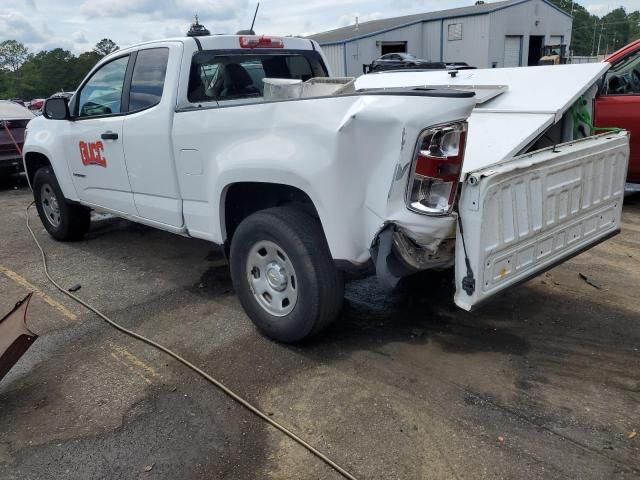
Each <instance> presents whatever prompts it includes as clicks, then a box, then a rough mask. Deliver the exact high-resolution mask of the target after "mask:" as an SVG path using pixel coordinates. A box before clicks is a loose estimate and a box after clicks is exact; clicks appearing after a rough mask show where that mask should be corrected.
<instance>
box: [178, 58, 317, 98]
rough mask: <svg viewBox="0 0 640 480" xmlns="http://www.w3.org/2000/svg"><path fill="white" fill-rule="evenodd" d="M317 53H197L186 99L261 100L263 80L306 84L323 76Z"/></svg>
mask: <svg viewBox="0 0 640 480" xmlns="http://www.w3.org/2000/svg"><path fill="white" fill-rule="evenodd" d="M326 76H327V71H326V69H325V67H324V64H323V63H322V59H321V58H320V55H318V53H317V52H300V53H298V52H283V53H259V54H254V53H250V54H240V55H238V54H233V53H231V54H224V53H222V52H212V51H204V52H198V53H197V54H196V55H194V57H193V61H192V64H191V72H190V75H189V91H188V95H187V97H188V99H189V101H190V102H192V103H199V102H208V101H218V102H220V101H225V100H238V99H252V98H254V99H255V100H256V101H261V100H262V98H263V95H264V82H263V81H262V79H263V78H287V79H295V80H302V81H303V82H304V81H307V80H309V79H310V78H314V77H326Z"/></svg>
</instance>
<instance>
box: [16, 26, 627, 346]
mask: <svg viewBox="0 0 640 480" xmlns="http://www.w3.org/2000/svg"><path fill="white" fill-rule="evenodd" d="M538 68H541V69H544V68H546V67H538ZM556 68H562V67H556ZM600 68H601V69H603V67H600ZM249 71H251V72H252V73H249ZM494 71H495V70H494ZM469 72H473V71H472V70H469ZM330 73H331V72H330V70H329V69H328V68H327V65H326V61H325V58H324V55H323V53H322V51H321V50H320V48H319V46H318V44H317V43H315V42H314V41H311V40H307V39H300V38H289V37H287V38H278V37H266V36H255V35H239V36H233V35H229V36H225V35H217V36H201V37H196V38H179V39H172V40H164V41H158V42H150V43H144V44H140V45H137V46H133V47H130V48H126V49H122V50H118V51H117V52H114V53H112V54H110V55H109V56H107V57H105V58H104V59H102V60H101V61H100V62H99V63H98V64H97V66H96V67H94V69H93V70H92V71H91V72H90V73H89V75H88V76H87V78H86V79H85V80H84V81H83V82H82V84H81V85H80V87H79V88H78V89H77V90H76V93H75V95H74V96H73V97H72V99H71V100H70V101H69V102H68V101H67V100H66V99H61V98H55V99H49V100H48V101H47V103H46V105H45V108H44V115H43V116H42V117H41V118H37V119H35V120H33V121H32V123H31V124H30V125H29V129H28V135H27V140H26V143H25V156H24V161H25V167H26V169H27V174H28V178H29V182H30V185H31V187H32V189H33V193H34V198H35V203H36V207H37V209H38V213H39V216H40V218H41V221H42V223H43V225H44V226H45V228H46V230H47V231H48V232H49V233H50V234H51V236H53V237H54V238H56V239H58V240H75V239H79V238H81V237H82V236H83V235H84V233H85V232H86V231H87V230H88V228H89V222H90V209H96V210H100V211H107V212H110V213H112V214H115V215H118V216H120V217H123V218H127V219H130V220H133V221H136V222H140V223H143V224H146V225H150V226H153V227H156V228H160V229H163V230H166V231H169V232H173V233H177V234H180V235H185V236H190V237H195V238H201V239H206V240H209V241H211V242H215V243H217V244H221V245H224V249H225V252H226V253H227V255H228V259H229V263H230V269H231V276H232V281H233V285H234V289H235V291H236V293H237V295H238V297H239V300H240V302H241V304H242V306H243V308H244V309H245V311H246V312H247V314H248V316H249V317H250V318H251V320H252V321H253V322H254V323H255V324H256V326H257V327H258V328H259V330H260V331H262V332H263V333H264V334H266V335H268V336H269V337H271V338H273V339H276V340H278V341H283V342H295V341H300V340H302V339H305V338H307V337H309V336H311V335H313V334H315V333H318V332H319V331H321V330H322V329H323V328H324V327H326V326H327V325H328V324H329V323H330V322H331V321H332V320H334V319H335V318H336V317H337V316H338V313H339V311H340V308H341V304H342V299H343V290H344V278H345V276H347V275H345V274H348V276H349V277H350V276H352V275H357V274H367V273H369V272H371V273H373V272H375V273H376V274H377V276H378V278H379V280H380V282H381V284H382V285H384V286H386V287H393V286H394V285H395V284H396V283H397V281H398V280H399V279H400V278H402V277H405V276H408V275H411V274H413V273H416V272H419V271H423V270H430V269H431V270H438V269H447V268H451V267H453V266H454V265H455V267H456V290H457V291H456V294H455V302H456V303H457V304H458V305H459V306H461V307H462V308H464V309H467V310H469V309H471V308H473V307H475V306H476V305H478V304H480V303H481V302H483V301H485V300H486V299H488V298H490V297H492V296H494V295H495V294H497V293H498V292H500V291H502V290H504V289H505V288H507V287H509V286H512V285H515V284H516V283H519V282H521V281H523V280H524V279H526V278H529V277H531V276H533V275H536V274H538V273H540V272H541V271H543V270H545V269H547V268H549V267H551V266H553V265H555V264H557V263H559V262H562V261H564V260H566V259H567V258H569V257H570V256H572V255H575V254H576V253H578V252H579V251H581V250H584V249H586V248H589V247H591V246H593V245H595V244H597V243H599V242H600V241H602V240H604V239H605V238H608V237H609V236H611V235H614V234H615V233H616V232H617V231H618V230H619V228H620V215H621V208H622V193H621V190H622V185H623V184H624V174H625V171H626V164H627V155H628V138H627V135H626V133H625V132H619V133H610V134H608V135H606V136H599V137H598V136H595V137H589V138H588V139H583V140H580V141H574V140H573V139H572V138H570V135H568V133H567V131H566V129H564V128H561V127H558V128H552V129H551V130H552V131H549V132H548V136H549V137H550V139H551V140H555V138H556V137H557V139H558V142H557V144H556V143H554V142H552V143H553V145H552V144H551V143H549V142H547V143H544V142H545V140H543V139H540V138H536V137H537V136H538V135H539V134H541V133H542V132H543V131H544V130H545V128H544V125H546V123H547V121H548V123H549V126H551V125H552V124H553V123H555V122H559V123H561V124H562V123H563V122H564V115H563V114H562V113H559V114H557V115H556V116H557V118H555V117H554V115H555V111H554V115H552V116H551V118H547V116H544V115H543V114H541V115H540V116H538V115H535V114H528V113H521V112H520V111H517V112H516V111H514V112H513V113H512V114H511V118H512V119H513V125H516V127H515V130H514V129H511V128H510V127H509V126H508V125H503V124H502V123H501V122H503V121H504V118H502V117H501V118H500V121H495V122H493V123H492V120H493V117H491V116H489V117H487V118H488V119H489V123H488V124H486V125H484V127H483V125H482V124H481V123H480V122H478V121H474V122H475V124H470V125H469V127H470V128H469V131H468V133H469V137H467V118H469V115H470V114H471V112H472V110H474V107H476V103H477V102H478V101H486V98H487V91H490V92H493V91H494V90H498V91H501V92H503V90H504V89H502V90H501V87H499V88H493V89H488V90H487V91H483V90H482V89H476V90H475V91H474V90H473V89H469V88H461V89H456V88H448V86H446V82H445V84H444V85H445V87H446V88H431V87H429V88H425V87H424V86H418V87H413V86H411V87H409V88H407V87H404V86H403V87H402V88H390V87H389V86H381V87H380V88H373V87H363V88H362V89H361V90H360V91H355V90H354V89H353V88H352V87H353V81H352V80H350V79H339V78H327V77H330ZM439 73H440V74H442V75H444V76H446V77H447V78H449V76H448V75H447V72H439ZM573 73H575V74H578V75H579V77H578V78H579V80H575V79H574V81H573V82H572V83H571V85H570V86H565V87H563V88H560V89H558V88H557V87H555V86H554V87H553V88H554V89H556V90H561V91H562V92H564V96H563V97H562V98H561V99H557V98H556V99H555V100H556V102H555V104H554V105H555V106H554V105H549V104H547V105H546V106H543V107H542V108H543V110H544V111H548V110H549V109H555V110H557V109H560V108H562V109H565V107H566V105H565V104H566V103H567V98H568V97H573V101H576V100H577V99H578V97H580V96H581V95H586V94H588V93H587V92H588V91H589V92H590V88H591V86H592V84H593V83H594V82H595V81H596V78H595V76H596V75H595V74H596V73H603V72H600V71H599V72H595V71H591V70H588V69H587V70H576V71H574V72H573ZM390 75H397V74H390ZM416 75H421V74H418V73H416ZM461 75H462V72H461ZM461 75H459V76H461ZM580 75H581V76H580ZM585 75H586V77H588V78H582V77H585ZM261 77H262V79H263V82H259V81H258V80H259V79H260V78H261ZM366 77H380V78H383V77H384V75H383V74H380V75H368V76H365V77H361V78H366ZM277 79H283V80H280V81H277ZM284 80H287V81H284ZM300 82H302V83H303V84H304V85H303V88H298V87H299V86H300V85H298V84H299V83H300ZM264 83H268V84H269V85H270V88H269V89H265V87H264ZM332 83H335V87H336V88H335V90H334V91H333V93H332V92H330V91H328V90H327V86H328V85H331V84H332ZM576 83H579V85H578V86H576ZM288 85H291V87H292V89H293V88H295V89H296V91H298V92H302V93H298V95H300V96H298V97H296V98H282V97H278V99H274V98H273V97H269V95H268V92H270V91H271V90H272V89H274V90H277V91H280V90H281V89H283V88H285V89H286V88H288ZM316 86H320V87H322V88H321V89H317V90H314V88H315V87H316ZM350 86H351V89H350ZM463 87H464V85H463ZM530 87H533V90H535V84H531V85H530ZM545 88H549V85H548V84H546V87H545ZM304 92H307V96H305V93H304ZM314 92H316V93H314ZM318 92H321V93H318ZM533 93H535V94H536V96H537V95H540V94H542V93H548V92H546V90H545V91H544V92H543V91H534V92H533ZM491 94H492V95H493V93H491ZM309 95H310V96H309ZM505 98H506V97H505ZM498 99H499V96H498V97H496V99H494V100H493V101H495V100H498ZM512 100H513V99H512ZM515 100H517V99H515ZM541 103H544V102H541ZM559 103H560V104H562V106H561V107H558V104H559ZM496 108H498V110H500V109H508V105H507V106H505V105H502V106H499V107H496ZM566 109H568V107H567V108H566ZM475 110H477V107H476V108H475ZM475 110H474V111H475ZM490 110H493V109H490ZM561 120H562V121H561ZM492 129H493V130H494V131H493V132H492V134H491V135H489V136H488V137H487V138H488V140H487V142H486V144H485V146H484V148H477V147H474V148H473V149H472V152H471V153H472V158H470V159H469V158H468V155H469V153H470V152H468V151H467V152H466V153H465V144H470V143H469V142H471V143H473V144H475V145H477V138H474V137H473V135H483V134H488V133H489V132H491V131H492ZM474 131H475V132H477V133H474ZM569 131H571V129H569ZM516 134H517V135H516ZM512 135H515V136H518V138H520V140H523V137H527V138H531V140H530V141H529V142H525V143H528V144H529V145H528V147H527V145H524V146H518V145H516V144H514V143H513V142H511V140H509V141H503V140H501V137H506V138H508V137H510V136H512ZM547 145H549V146H548V148H547ZM467 150H468V149H467ZM518 153H522V154H523V155H522V156H517V154H518ZM468 160H470V161H468ZM506 160H508V161H506ZM460 194H461V195H460ZM459 198H460V200H458V199H459Z"/></svg>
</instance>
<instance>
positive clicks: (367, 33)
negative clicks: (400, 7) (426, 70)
mask: <svg viewBox="0 0 640 480" xmlns="http://www.w3.org/2000/svg"><path fill="white" fill-rule="evenodd" d="M572 23H573V19H572V17H571V15H569V14H568V13H567V12H565V11H564V10H561V9H560V8H558V7H556V6H555V5H554V4H553V3H551V2H550V1H548V0H507V1H502V2H494V3H484V4H479V5H473V6H470V7H462V8H453V9H450V10H442V11H439V12H431V13H423V14H417V15H408V16H404V17H395V18H387V19H382V20H373V21H370V22H363V23H356V24H354V25H350V26H348V27H343V28H338V29H336V30H330V31H327V32H322V33H317V34H315V35H311V36H310V38H313V39H314V40H317V41H318V43H319V44H320V45H321V46H322V49H323V51H324V52H325V55H326V56H327V60H328V61H329V64H330V65H331V67H332V70H333V74H334V75H338V76H343V75H348V76H357V75H360V74H362V68H363V64H369V63H371V62H372V61H373V60H375V59H376V58H378V57H380V56H381V55H384V54H386V53H392V52H408V53H412V54H413V55H415V56H417V57H419V58H423V59H425V60H430V61H434V62H438V61H442V62H467V63H468V64H469V65H472V66H474V67H478V68H489V67H517V66H525V65H536V64H537V62H538V60H539V58H540V56H541V52H542V49H543V46H544V45H561V44H562V45H566V51H567V52H568V51H569V41H570V39H571V26H572Z"/></svg>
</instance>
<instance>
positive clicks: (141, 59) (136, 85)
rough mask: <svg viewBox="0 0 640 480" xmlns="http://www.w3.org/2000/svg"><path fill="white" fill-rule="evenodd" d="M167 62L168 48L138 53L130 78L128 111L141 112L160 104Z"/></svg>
mask: <svg viewBox="0 0 640 480" xmlns="http://www.w3.org/2000/svg"><path fill="white" fill-rule="evenodd" d="M168 61H169V49H168V48H152V49H149V50H140V51H139V52H138V56H137V57H136V64H135V66H134V67H133V76H132V77H131V90H130V93H129V111H136V110H141V109H143V108H148V107H152V106H153V105H157V104H158V103H160V99H161V98H162V89H163V87H164V77H165V75H166V74H167V62H168Z"/></svg>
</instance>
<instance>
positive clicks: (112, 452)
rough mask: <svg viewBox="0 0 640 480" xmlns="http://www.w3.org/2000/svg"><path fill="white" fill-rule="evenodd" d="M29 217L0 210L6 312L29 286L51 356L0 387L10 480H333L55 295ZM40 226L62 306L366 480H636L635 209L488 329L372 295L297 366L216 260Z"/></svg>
mask: <svg viewBox="0 0 640 480" xmlns="http://www.w3.org/2000/svg"><path fill="white" fill-rule="evenodd" d="M30 201H31V193H30V191H29V190H28V188H26V186H25V185H24V184H22V185H20V186H19V188H18V189H15V190H14V189H13V188H12V187H11V186H7V185H5V186H3V187H1V188H0V226H1V227H2V229H1V233H0V244H1V245H2V248H1V249H0V306H1V311H2V312H6V311H8V310H10V308H11V306H12V305H13V304H14V303H15V302H16V301H17V300H18V299H20V298H21V297H22V296H24V295H25V294H26V292H27V288H26V287H25V285H28V284H31V285H33V287H35V288H37V289H38V291H39V292H40V293H39V295H38V296H35V297H34V300H33V301H32V305H31V307H30V312H29V319H30V320H29V324H30V326H31V327H32V329H33V330H35V331H36V332H38V333H39V334H40V338H39V339H38V340H37V341H36V343H35V344H34V346H33V347H32V348H31V350H29V352H28V353H27V354H26V356H25V357H23V359H22V360H21V361H20V362H19V363H18V365H16V367H15V368H14V370H12V372H11V373H10V374H9V375H8V376H7V377H5V379H4V380H2V382H0V478H2V479H20V480H26V479H61V478H64V479H83V480H86V479H94V478H95V479H97V478H100V479H123V478H124V479H129V478H141V479H199V478H202V479H205V478H206V479H211V478H220V479H257V478H268V479H289V478H296V479H338V478H340V477H339V476H338V475H337V474H336V473H335V472H334V471H332V470H331V469H330V468H329V467H327V466H326V465H325V464H323V463H321V462H320V461H318V460H317V459H316V458H315V457H313V456H312V455H310V454H309V453H308V452H306V451H305V450H304V449H302V448H301V447H299V446H298V445H296V444H294V443H293V442H291V441H290V440H289V439H287V438H285V437H284V436H283V435H282V434H281V433H279V432H278V431H275V430H273V429H272V428H271V427H269V426H267V425H265V424H264V423H263V422H262V421H260V420H259V419H258V418H256V417H255V416H253V415H252V414H251V413H249V412H247V411H245V410H244V409H243V408H242V407H240V406H238V405H237V404H235V403H234V402H233V401H231V400H230V399H229V398H228V397H226V396H225V395H224V394H222V393H221V392H219V391H218V390H216V389H215V388H214V387H212V386H211V385H209V384H207V383H206V382H205V381H204V380H202V379H201V378H199V377H198V376H196V375H195V374H194V373H192V372H191V371H189V370H187V369H186V368H184V367H183V366H181V365H179V364H177V363H176V362H175V361H173V360H171V359H169V358H167V357H166V356H164V355H162V354H160V353H158V352H156V351H154V350H152V349H151V348H149V347H147V346H145V345H143V344H140V343H138V342H136V341H135V340H133V339H131V338H129V337H126V336H124V335H122V334H120V333H118V332H117V331H115V330H113V329H112V328H111V327H109V326H107V325H106V324H105V323H103V322H102V321H101V320H99V319H98V318H96V317H95V316H94V315H92V314H90V313H88V312H86V311H84V310H83V309H82V308H81V307H79V306H78V305H76V304H74V303H73V302H71V301H69V300H68V299H67V298H66V297H63V296H62V295H60V294H59V293H58V292H57V291H55V290H54V289H53V288H52V287H51V286H50V285H49V284H48V283H47V282H46V280H45V278H44V275H43V272H42V268H41V264H40V259H39V255H38V253H37V251H36V250H35V247H34V245H33V243H32V241H31V238H30V236H29V234H28V231H27V230H26V228H25V226H24V222H25V208H26V206H27V205H28V204H29V203H30ZM32 218H33V220H34V222H33V223H34V225H35V226H36V228H37V230H36V232H37V235H38V238H39V239H40V241H41V242H42V244H43V246H44V248H45V249H46V251H47V253H48V255H49V259H50V267H51V272H52V274H53V276H54V277H55V278H57V279H59V280H60V281H61V283H62V284H64V285H66V286H68V287H70V286H72V285H74V284H80V285H81V286H82V288H81V289H80V290H79V292H78V295H80V296H81V297H82V298H84V299H86V300H88V301H90V302H92V303H94V304H95V305H96V306H97V307H98V308H99V309H102V310H103V311H104V312H105V313H108V314H109V315H110V316H111V317H112V318H113V319H114V320H116V321H118V322H121V323H123V324H125V325H126V326H128V327H129V328H132V329H134V330H136V331H138V332H140V333H142V334H144V335H148V336H150V337H152V338H153V339H155V340H157V341H159V342H162V343H164V344H165V345H167V346H169V347H170V348H172V349H174V350H176V351H177V352H179V353H181V354H182V355H184V356H185V357H187V358H188V359H190V360H191V361H193V362H194V363H196V364H197V365H199V366H201V367H202V368H203V369H204V370H206V371H207V372H209V373H210V374H211V375H213V376H215V377H217V378H219V379H221V380H222V381H223V383H225V384H226V385H227V386H229V387H231V388H233V389H234V390H236V391H237V392H238V393H240V394H242V395H244V396H246V398H247V399H249V400H250V401H251V402H253V403H255V404H256V405H258V406H260V407H261V408H262V409H263V410H265V411H266V412H268V413H269V414H270V415H272V417H273V418H274V419H276V420H278V421H280V422H282V423H283V424H285V425H287V426H289V427H290V428H291V429H293V430H294V431H295V432H298V433H299V434H300V435H301V436H303V437H304V438H305V439H307V440H308V441H309V442H310V443H312V444H313V445H315V446H317V447H318V448H320V449H321V450H322V451H324V452H326V453H327V454H329V456H331V457H332V458H333V459H334V460H335V461H337V462H338V463H339V464H341V465H342V466H344V467H346V468H347V469H348V470H350V471H351V472H352V473H353V474H355V475H356V476H357V477H358V478H362V479H365V478H366V479H396V478H397V479H423V478H424V479H451V478H457V479H463V478H468V479H471V478H474V479H475V478H492V479H493V478H514V479H515V478H518V479H520V478H536V479H537V478H550V479H551V478H553V479H557V478H580V479H610V478H638V477H640V300H639V294H640V197H639V196H636V197H630V198H628V199H627V202H626V206H625V212H624V223H623V232H622V234H621V235H618V236H617V237H615V238H613V239H611V240H609V241H608V242H606V243H604V244H602V245H600V246H598V247H597V248H595V249H593V250H591V251H588V252H586V253H584V254H582V255H580V256H578V257H576V258H574V259H573V260H571V261H570V262H568V263H566V264H563V265H561V266H559V267H557V268H555V269H553V270H551V271H550V272H548V273H546V274H544V275H543V276H541V277H538V278H536V279H534V280H532V281H530V282H528V283H527V284H525V285H524V286H521V287H519V288H516V289H512V290H510V291H508V292H507V293H505V294H503V295H501V296H500V297H499V298H497V299H496V300H495V301H494V302H492V303H490V304H488V305H487V306H485V307H484V308H482V309H481V310H479V311H477V312H474V313H466V312H463V311H460V310H458V309H456V308H455V307H454V306H452V304H451V302H450V300H449V299H450V298H451V292H450V290H449V288H448V287H447V286H443V285H438V284H431V285H424V284H423V285H416V284H411V285H405V286H404V287H403V288H401V289H400V290H399V291H397V292H396V293H394V294H393V295H383V294H382V293H381V292H380V291H379V290H377V289H376V286H375V281H374V280H363V281H359V282H355V283H352V284H350V286H349V287H348V289H347V302H346V305H345V309H344V313H343V315H342V317H341V319H340V320H339V321H338V322H337V323H336V324H335V325H334V326H333V327H332V328H331V329H330V330H329V331H328V332H327V333H326V334H325V335H323V336H321V337H320V338H318V339H316V340H314V341H313V342H310V343H308V344H306V345H303V346H296V347H291V346H283V345H278V344H275V343H273V342H271V341H269V340H267V339H265V338H263V337H262V336H260V335H259V334H258V333H257V332H256V331H255V330H254V328H253V326H252V324H251V322H250V321H249V319H248V318H247V317H246V316H245V315H244V313H243V312H242V310H241V308H240V306H239V304H238V301H237V299H236V297H235V296H234V294H233V291H232V286H231V282H230V279H229V275H228V271H227V267H226V264H225V261H224V259H223V257H222V255H221V253H220V251H219V250H218V249H217V248H216V247H214V246H213V245H211V244H208V243H206V242H203V241H199V240H192V239H187V238H182V237H178V236H173V235H171V234H168V233H163V232H160V231H157V230H153V229H150V228H147V227H143V226H140V225H136V224H132V223H129V222H126V221H123V220H118V219H108V218H107V219H102V220H100V221H96V222H94V224H93V226H92V231H91V233H90V235H89V236H88V238H87V240H86V241H82V242H78V243H67V244H62V243H57V242H55V241H53V240H52V239H50V238H49V237H48V236H47V235H46V232H45V231H44V229H43V228H42V226H41V224H40V222H39V220H38V219H37V218H36V215H35V211H32ZM580 273H582V274H584V275H587V276H588V277H590V278H591V279H593V281H594V283H595V284H596V285H597V286H599V287H600V288H599V289H598V288H595V287H594V286H592V285H590V284H588V283H587V282H585V281H584V280H583V279H581V278H580V276H579V274H580ZM25 282H28V283H25ZM634 431H636V432H638V435H637V436H635V437H634V436H633V433H632V432H634ZM630 437H631V438H630Z"/></svg>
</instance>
